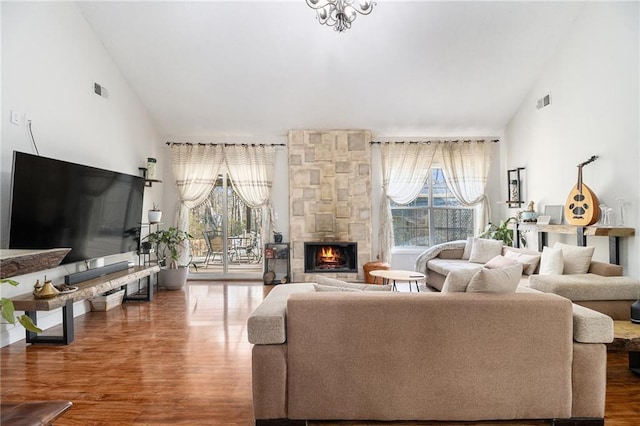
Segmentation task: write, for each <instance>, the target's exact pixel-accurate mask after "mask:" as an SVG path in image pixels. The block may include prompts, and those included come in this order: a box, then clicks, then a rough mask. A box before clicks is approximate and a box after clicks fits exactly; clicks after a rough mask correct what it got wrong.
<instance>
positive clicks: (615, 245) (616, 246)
mask: <svg viewBox="0 0 640 426" xmlns="http://www.w3.org/2000/svg"><path fill="white" fill-rule="evenodd" d="M609 263H613V264H614V265H619V264H620V237H609Z"/></svg>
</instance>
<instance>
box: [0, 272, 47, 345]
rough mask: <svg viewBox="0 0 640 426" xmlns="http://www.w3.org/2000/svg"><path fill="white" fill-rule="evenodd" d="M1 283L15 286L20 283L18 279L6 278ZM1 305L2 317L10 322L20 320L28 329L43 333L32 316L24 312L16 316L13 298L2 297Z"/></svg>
mask: <svg viewBox="0 0 640 426" xmlns="http://www.w3.org/2000/svg"><path fill="white" fill-rule="evenodd" d="M0 283H3V284H4V283H6V284H10V285H12V286H14V287H15V286H17V285H18V284H20V283H18V282H17V281H14V280H9V279H6V278H3V279H1V280H0ZM0 307H1V311H2V318H4V319H5V321H7V322H8V323H10V324H15V323H16V321H18V322H19V323H20V324H21V325H22V326H23V327H24V328H26V329H27V330H29V331H33V332H34V333H42V330H41V329H40V328H38V327H37V326H36V325H35V324H34V323H33V321H32V320H31V318H29V317H28V316H27V315H25V314H22V315H20V316H19V317H16V316H15V313H14V312H15V310H14V308H13V302H12V301H11V299H7V298H6V297H2V298H0Z"/></svg>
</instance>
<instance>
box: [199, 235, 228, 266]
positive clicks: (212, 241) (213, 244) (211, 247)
mask: <svg viewBox="0 0 640 426" xmlns="http://www.w3.org/2000/svg"><path fill="white" fill-rule="evenodd" d="M203 235H204V242H205V243H206V245H207V255H206V256H205V258H204V265H205V267H206V266H207V265H209V262H215V261H216V258H217V259H218V260H220V262H222V253H223V245H222V237H220V236H217V235H216V233H215V232H213V231H204V232H203Z"/></svg>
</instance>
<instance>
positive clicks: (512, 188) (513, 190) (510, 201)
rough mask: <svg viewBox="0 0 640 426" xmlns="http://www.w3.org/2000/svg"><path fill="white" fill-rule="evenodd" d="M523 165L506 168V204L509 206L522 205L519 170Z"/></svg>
mask: <svg viewBox="0 0 640 426" xmlns="http://www.w3.org/2000/svg"><path fill="white" fill-rule="evenodd" d="M521 170H524V167H517V168H515V169H509V170H507V202H506V204H507V206H508V207H509V208H518V207H522V204H524V200H523V199H522V178H521V176H520V171H521Z"/></svg>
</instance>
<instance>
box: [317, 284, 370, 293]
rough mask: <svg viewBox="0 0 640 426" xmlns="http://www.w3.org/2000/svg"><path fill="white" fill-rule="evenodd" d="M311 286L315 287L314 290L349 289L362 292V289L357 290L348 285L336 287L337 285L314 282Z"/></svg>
mask: <svg viewBox="0 0 640 426" xmlns="http://www.w3.org/2000/svg"><path fill="white" fill-rule="evenodd" d="M313 287H314V288H315V290H316V291H351V292H354V291H355V292H359V293H362V292H363V291H364V290H358V289H357V288H350V287H338V286H333V285H321V284H314V285H313Z"/></svg>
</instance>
